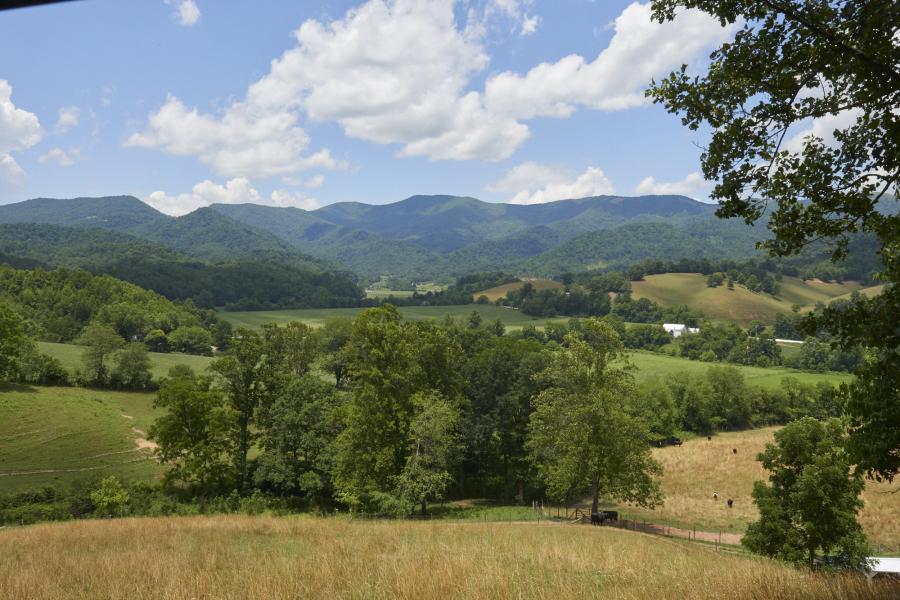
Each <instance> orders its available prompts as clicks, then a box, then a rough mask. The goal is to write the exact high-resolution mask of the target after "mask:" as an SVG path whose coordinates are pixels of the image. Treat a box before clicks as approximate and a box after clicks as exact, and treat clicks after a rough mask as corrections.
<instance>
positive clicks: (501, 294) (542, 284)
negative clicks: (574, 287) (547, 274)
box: [472, 279, 566, 302]
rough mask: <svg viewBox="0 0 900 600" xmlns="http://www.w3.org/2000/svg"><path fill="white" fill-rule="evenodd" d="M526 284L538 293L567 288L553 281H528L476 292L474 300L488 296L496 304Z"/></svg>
mask: <svg viewBox="0 0 900 600" xmlns="http://www.w3.org/2000/svg"><path fill="white" fill-rule="evenodd" d="M526 283H530V284H531V286H532V287H533V288H534V289H536V290H538V291H540V290H561V289H564V288H565V287H566V286H565V285H563V284H562V282H560V281H554V280H552V279H528V280H524V281H514V282H512V283H504V284H503V285H498V286H495V287H492V288H490V289H487V290H483V291H480V292H475V293H474V294H472V298H473V299H475V300H477V299H478V298H479V297H481V296H486V297H487V299H488V300H490V301H491V302H495V301H496V300H499V299H500V298H505V297H506V294H508V293H509V292H511V291H513V290H518V289H520V288H522V287H523V286H524V285H525V284H526Z"/></svg>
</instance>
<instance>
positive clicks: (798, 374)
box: [629, 352, 853, 389]
mask: <svg viewBox="0 0 900 600" xmlns="http://www.w3.org/2000/svg"><path fill="white" fill-rule="evenodd" d="M629 356H630V359H631V362H632V363H634V366H635V367H637V374H636V377H637V378H638V379H646V378H650V377H654V376H659V377H666V376H667V375H673V374H675V373H696V374H700V375H702V374H703V373H706V370H707V369H709V367H711V366H713V365H718V366H721V365H725V364H727V363H708V362H703V361H699V360H689V359H687V358H681V357H678V356H668V355H665V354H657V353H654V352H632V353H631V354H630V355H629ZM728 366H733V367H735V368H736V369H738V370H739V371H740V372H741V373H743V374H744V379H745V380H746V382H747V384H748V385H757V386H760V387H764V388H770V389H771V388H776V387H779V386H780V385H781V380H782V379H783V378H785V377H794V378H795V379H797V380H799V381H801V382H802V383H817V382H819V381H825V382H828V383H830V384H832V385H838V384H841V383H844V382H848V381H851V380H852V379H853V376H852V375H850V374H849V373H834V372H829V373H810V372H806V371H798V370H796V369H784V368H780V367H770V368H762V367H746V366H741V365H728Z"/></svg>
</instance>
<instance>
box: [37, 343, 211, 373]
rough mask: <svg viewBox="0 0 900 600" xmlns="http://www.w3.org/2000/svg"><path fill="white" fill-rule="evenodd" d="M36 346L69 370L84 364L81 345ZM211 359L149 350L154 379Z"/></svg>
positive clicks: (206, 363) (199, 366) (203, 364)
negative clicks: (174, 369)
mask: <svg viewBox="0 0 900 600" xmlns="http://www.w3.org/2000/svg"><path fill="white" fill-rule="evenodd" d="M38 347H39V348H40V350H41V352H44V353H46V354H49V355H50V356H52V357H54V358H56V359H57V360H59V362H61V363H62V365H63V366H64V367H65V368H66V369H68V370H69V372H72V373H74V372H75V370H76V369H82V368H83V366H84V363H83V362H82V358H81V357H82V354H83V353H84V347H83V346H76V345H74V344H54V343H51V342H38ZM212 361H213V359H212V357H210V356H196V355H194V354H180V353H178V352H170V353H161V352H151V353H150V372H151V373H152V374H153V378H154V379H159V378H160V377H163V376H165V375H166V373H168V372H169V369H171V368H172V367H174V366H175V365H187V366H189V367H191V368H192V369H194V371H197V372H198V373H199V372H201V371H203V370H204V369H206V367H208V366H209V363H211V362H212Z"/></svg>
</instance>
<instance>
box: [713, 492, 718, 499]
mask: <svg viewBox="0 0 900 600" xmlns="http://www.w3.org/2000/svg"><path fill="white" fill-rule="evenodd" d="M718 499H719V492H713V500H718Z"/></svg>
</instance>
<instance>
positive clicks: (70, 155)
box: [38, 148, 78, 167]
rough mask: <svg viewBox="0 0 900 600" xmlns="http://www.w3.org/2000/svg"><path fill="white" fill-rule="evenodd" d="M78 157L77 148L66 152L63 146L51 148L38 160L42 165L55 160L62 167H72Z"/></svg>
mask: <svg viewBox="0 0 900 600" xmlns="http://www.w3.org/2000/svg"><path fill="white" fill-rule="evenodd" d="M76 158H78V151H77V150H70V151H69V152H66V151H65V150H63V149H62V148H51V149H50V150H48V151H47V152H45V153H44V154H42V155H41V156H40V157H39V158H38V162H39V163H41V164H42V165H43V164H47V163H49V162H55V163H56V164H58V165H59V166H61V167H71V166H72V165H74V164H75V159H76Z"/></svg>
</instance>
